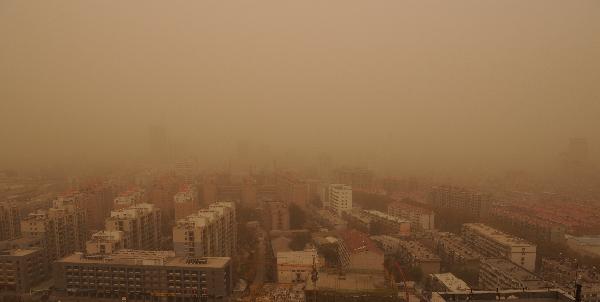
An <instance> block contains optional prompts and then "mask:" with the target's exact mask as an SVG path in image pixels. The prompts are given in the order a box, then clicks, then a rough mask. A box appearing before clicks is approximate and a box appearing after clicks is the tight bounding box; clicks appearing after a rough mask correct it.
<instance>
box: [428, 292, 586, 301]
mask: <svg viewBox="0 0 600 302" xmlns="http://www.w3.org/2000/svg"><path fill="white" fill-rule="evenodd" d="M499 300H507V301H511V302H574V301H575V298H573V297H572V296H570V295H569V294H567V293H565V292H564V291H562V290H559V289H549V290H547V289H543V290H499V291H472V292H467V293H460V292H445V293H433V296H432V298H431V301H432V302H444V301H478V302H496V301H499Z"/></svg>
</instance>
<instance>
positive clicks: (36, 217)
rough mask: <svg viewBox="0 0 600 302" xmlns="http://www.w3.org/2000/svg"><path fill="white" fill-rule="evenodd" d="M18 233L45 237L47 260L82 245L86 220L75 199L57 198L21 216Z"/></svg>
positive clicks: (85, 230)
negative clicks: (45, 207)
mask: <svg viewBox="0 0 600 302" xmlns="http://www.w3.org/2000/svg"><path fill="white" fill-rule="evenodd" d="M21 233H22V235H23V237H27V238H41V239H44V240H45V244H46V249H47V257H48V260H50V261H53V260H56V259H59V258H62V257H65V256H67V255H69V254H72V253H74V252H76V251H83V250H84V249H85V242H86V240H87V236H88V233H87V224H86V213H85V210H84V209H82V208H80V207H79V199H76V198H58V199H56V200H55V201H54V202H53V207H52V208H49V209H48V210H39V211H36V212H33V213H30V214H29V215H28V216H27V217H26V218H24V219H23V220H21Z"/></svg>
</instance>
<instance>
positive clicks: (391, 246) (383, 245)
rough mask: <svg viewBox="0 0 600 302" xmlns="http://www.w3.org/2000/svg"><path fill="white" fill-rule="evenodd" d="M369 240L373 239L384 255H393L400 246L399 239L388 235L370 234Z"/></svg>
mask: <svg viewBox="0 0 600 302" xmlns="http://www.w3.org/2000/svg"><path fill="white" fill-rule="evenodd" d="M371 240H373V241H375V243H376V244H377V246H378V247H379V248H380V249H382V250H383V252H384V253H385V254H386V255H395V254H396V253H398V248H399V247H400V239H398V238H396V237H392V236H389V235H375V236H371Z"/></svg>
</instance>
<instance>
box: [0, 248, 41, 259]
mask: <svg viewBox="0 0 600 302" xmlns="http://www.w3.org/2000/svg"><path fill="white" fill-rule="evenodd" d="M38 251H39V249H12V250H3V251H0V257H7V256H8V257H11V256H12V257H22V256H27V255H30V254H33V253H35V252H38Z"/></svg>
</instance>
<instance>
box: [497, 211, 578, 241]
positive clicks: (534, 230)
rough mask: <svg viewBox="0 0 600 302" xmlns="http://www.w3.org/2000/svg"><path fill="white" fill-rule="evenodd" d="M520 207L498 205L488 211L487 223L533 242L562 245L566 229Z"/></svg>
mask: <svg viewBox="0 0 600 302" xmlns="http://www.w3.org/2000/svg"><path fill="white" fill-rule="evenodd" d="M528 210H529V209H523V208H520V207H512V206H509V205H502V206H500V205H498V206H495V207H493V208H492V209H491V210H490V215H489V222H490V223H491V224H492V225H494V226H497V227H499V228H501V229H503V230H505V231H508V232H511V233H514V234H517V235H519V236H521V237H523V238H526V239H528V240H531V241H533V242H536V243H539V244H542V243H546V242H548V243H551V244H564V243H565V233H566V232H567V228H566V227H565V226H564V225H562V224H560V223H557V222H554V221H552V220H550V219H543V218H540V217H538V216H536V215H535V214H536V213H535V212H533V213H531V212H532V211H528Z"/></svg>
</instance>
